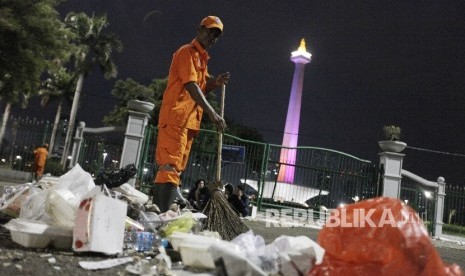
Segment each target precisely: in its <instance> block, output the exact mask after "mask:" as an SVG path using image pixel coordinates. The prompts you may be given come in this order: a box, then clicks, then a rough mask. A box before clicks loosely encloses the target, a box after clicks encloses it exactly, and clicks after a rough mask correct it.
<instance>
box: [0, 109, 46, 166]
mask: <svg viewBox="0 0 465 276" xmlns="http://www.w3.org/2000/svg"><path fill="white" fill-rule="evenodd" d="M50 135H51V124H50V122H49V121H45V120H39V119H36V118H29V117H26V118H20V117H15V116H10V117H9V119H8V121H7V128H6V131H5V135H4V137H3V140H2V143H1V146H0V166H1V167H4V168H12V169H14V170H20V171H27V172H31V171H32V169H33V162H34V153H33V151H34V149H35V148H37V147H38V146H41V145H43V144H44V143H48V142H49V140H50Z"/></svg>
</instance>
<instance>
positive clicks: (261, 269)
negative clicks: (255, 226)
mask: <svg viewBox="0 0 465 276" xmlns="http://www.w3.org/2000/svg"><path fill="white" fill-rule="evenodd" d="M230 243H231V244H234V245H237V248H238V251H239V255H240V256H243V257H242V258H235V255H236V254H237V253H236V254H233V253H234V252H230V253H228V254H222V253H221V252H219V251H217V252H215V254H214V255H215V256H220V257H222V258H223V264H224V266H225V267H226V268H227V270H228V273H229V271H230V269H235V271H240V273H232V274H230V275H245V274H247V273H251V274H250V275H255V274H256V273H263V274H266V275H278V274H279V275H286V276H288V275H289V276H294V275H296V276H297V275H305V274H307V273H308V271H309V270H310V269H311V268H312V265H313V263H314V262H317V263H318V262H320V261H321V260H322V258H323V254H324V250H323V249H322V248H321V247H320V246H319V245H318V244H317V243H316V242H315V241H312V240H311V239H310V238H308V237H305V236H298V237H291V236H285V235H282V236H279V237H278V238H276V239H275V240H274V241H273V242H272V243H270V244H268V245H266V244H265V241H264V239H263V237H261V236H255V235H254V233H253V231H252V230H249V231H248V232H246V233H242V234H240V235H239V236H237V237H236V238H234V239H233V240H232V241H231V242H230ZM231 250H232V249H231ZM242 259H245V260H247V262H248V263H249V264H248V265H247V266H246V265H244V264H241V265H239V266H241V267H240V268H232V267H237V266H238V265H236V263H238V262H243V260H242ZM252 264H253V265H252ZM257 268H258V269H257ZM238 269H239V270H238ZM248 269H251V270H250V271H249V270H248Z"/></svg>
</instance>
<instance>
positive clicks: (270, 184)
mask: <svg viewBox="0 0 465 276" xmlns="http://www.w3.org/2000/svg"><path fill="white" fill-rule="evenodd" d="M147 133H148V134H147V135H148V137H147V138H148V139H147V140H149V141H153V142H154V141H155V139H154V138H153V136H154V133H155V129H153V127H150V126H149V128H148V131H147ZM217 141H218V137H217V133H216V132H214V131H210V130H201V132H200V133H199V136H198V137H196V138H195V140H194V143H193V145H192V150H191V154H190V157H189V162H188V165H187V167H186V170H185V171H184V172H183V174H182V188H183V189H185V190H189V189H190V188H191V187H192V186H193V185H194V183H195V182H196V181H197V180H198V179H204V180H207V181H211V180H214V178H215V170H216V158H217V149H216V146H217ZM281 149H282V147H281V146H279V145H272V144H267V143H259V142H254V141H248V140H244V139H240V138H238V137H235V136H232V135H228V134H225V135H224V136H223V150H222V168H221V180H222V181H223V182H224V183H231V184H232V185H233V186H237V185H245V192H246V194H249V195H252V196H253V197H255V198H256V199H257V200H256V203H257V205H258V207H259V209H263V208H303V209H318V208H319V207H320V206H321V205H324V206H325V207H326V208H335V207H337V205H339V204H344V203H346V204H347V203H352V202H354V200H361V199H366V198H372V197H375V196H377V195H378V194H379V193H378V192H379V188H378V184H379V183H378V174H377V169H376V166H375V165H374V164H373V163H372V162H370V161H367V160H362V159H359V158H357V157H354V156H352V155H349V154H346V153H342V152H338V151H334V150H330V149H323V148H315V147H298V148H295V150H296V152H297V155H296V156H297V159H296V161H295V163H294V164H292V167H294V169H295V170H294V172H295V174H294V179H293V181H292V183H284V182H282V181H278V175H279V171H280V169H281V168H282V167H283V166H284V165H286V166H291V165H290V164H288V163H285V162H284V163H283V162H281V161H280V160H279V154H280V152H281ZM154 152H155V150H154V144H152V143H150V144H147V145H146V146H145V149H144V155H143V160H144V161H143V163H141V164H144V165H143V168H142V170H143V173H142V176H143V177H142V178H141V179H142V180H143V185H150V183H151V181H152V180H153V176H154V174H155V172H156V169H157V168H156V165H155V164H154Z"/></svg>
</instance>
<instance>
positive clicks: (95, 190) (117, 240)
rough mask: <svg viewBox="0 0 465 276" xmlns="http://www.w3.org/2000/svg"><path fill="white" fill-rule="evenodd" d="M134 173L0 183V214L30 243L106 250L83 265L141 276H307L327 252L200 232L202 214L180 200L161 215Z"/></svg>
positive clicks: (293, 241)
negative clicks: (176, 274)
mask: <svg viewBox="0 0 465 276" xmlns="http://www.w3.org/2000/svg"><path fill="white" fill-rule="evenodd" d="M135 171H136V170H135V168H134V167H133V165H132V166H127V167H125V168H122V169H120V170H115V171H114V172H111V173H107V174H106V175H105V174H104V175H101V176H98V177H97V178H96V179H95V180H94V179H93V178H92V176H91V175H90V174H89V173H87V172H85V171H84V170H83V169H82V168H81V167H80V166H79V165H76V166H75V167H73V168H72V169H71V170H70V171H68V172H67V173H66V174H64V175H63V176H61V177H59V178H58V177H48V176H45V177H43V178H42V179H41V180H40V181H39V182H35V183H25V184H19V185H14V186H6V187H1V188H2V189H3V190H2V191H0V215H1V216H5V217H8V218H10V220H9V221H8V223H6V224H5V225H4V227H5V228H7V229H8V230H9V231H10V233H11V238H12V240H13V241H14V242H15V243H18V244H20V245H22V246H24V247H27V248H46V247H52V248H56V249H60V250H72V251H74V252H97V253H101V254H105V255H108V257H109V259H108V260H105V261H99V262H80V263H79V264H80V266H81V267H82V268H83V269H89V270H96V269H105V268H110V267H114V266H118V265H123V264H126V271H128V272H129V273H132V274H138V275H142V274H144V275H158V274H163V275H170V274H172V273H173V271H176V270H184V271H191V273H195V272H199V271H201V272H206V273H213V274H216V275H245V274H248V275H275V274H282V275H306V274H307V273H309V271H310V270H311V268H312V267H313V266H314V265H315V264H318V263H321V261H322V260H323V254H324V250H323V249H322V248H321V247H320V246H319V245H318V244H317V243H315V242H314V241H312V240H311V239H309V238H308V237H304V236H299V237H289V236H281V237H279V238H277V239H276V240H275V241H274V242H272V243H270V244H265V241H264V239H263V238H262V237H261V236H256V235H254V233H253V232H252V231H248V232H246V233H243V234H241V235H239V236H237V237H236V238H235V239H233V240H231V241H225V240H223V239H222V238H221V237H220V235H219V234H218V233H217V232H211V231H205V230H203V229H204V227H203V225H202V221H203V220H205V219H206V216H205V215H204V214H203V213H196V212H194V211H193V210H191V209H189V208H183V209H181V208H180V207H179V205H176V204H175V205H173V207H172V208H171V210H169V211H167V212H165V213H160V211H159V209H158V207H157V206H156V205H154V204H152V202H151V201H150V199H149V197H148V196H147V195H146V194H144V193H142V192H140V191H138V190H137V189H135V188H134V187H133V186H132V185H130V184H128V183H123V182H125V181H127V180H128V179H129V178H130V176H132V175H131V173H132V172H135ZM140 254H146V255H150V256H154V258H153V259H147V258H141V257H140ZM221 271H223V272H225V273H221ZM226 272H227V273H226Z"/></svg>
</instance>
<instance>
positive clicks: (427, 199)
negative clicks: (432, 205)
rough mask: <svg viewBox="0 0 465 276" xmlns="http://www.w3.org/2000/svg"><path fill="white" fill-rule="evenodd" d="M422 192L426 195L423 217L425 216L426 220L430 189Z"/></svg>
mask: <svg viewBox="0 0 465 276" xmlns="http://www.w3.org/2000/svg"><path fill="white" fill-rule="evenodd" d="M424 194H425V197H426V202H425V217H426V220H425V221H428V201H429V199H430V198H431V192H430V191H425V192H424Z"/></svg>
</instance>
